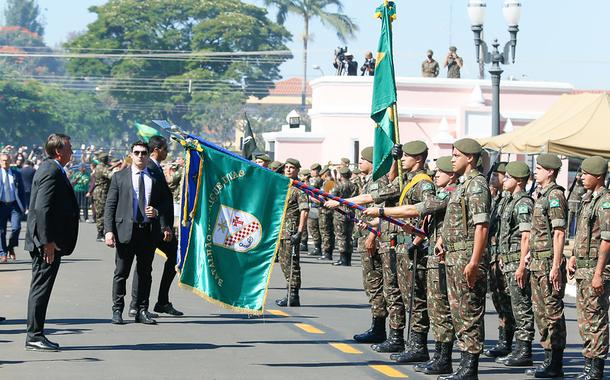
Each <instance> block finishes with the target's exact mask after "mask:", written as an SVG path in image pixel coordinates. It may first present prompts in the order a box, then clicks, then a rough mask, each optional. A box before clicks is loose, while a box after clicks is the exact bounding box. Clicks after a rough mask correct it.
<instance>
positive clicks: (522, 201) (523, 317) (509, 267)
mask: <svg viewBox="0 0 610 380" xmlns="http://www.w3.org/2000/svg"><path fill="white" fill-rule="evenodd" d="M504 198H505V199H506V203H505V205H504V210H503V211H502V214H501V215H500V217H501V218H502V222H501V223H500V231H499V234H498V236H499V238H498V243H499V244H498V251H499V253H500V260H502V263H503V272H504V278H505V282H506V283H507V284H508V290H509V291H510V301H511V303H512V312H513V316H514V321H515V338H516V339H517V340H519V341H522V342H531V341H533V340H534V313H533V311H532V288H531V286H530V284H529V283H526V285H525V288H524V289H521V288H520V287H519V285H518V284H517V280H516V279H515V272H516V271H517V269H518V268H519V261H520V259H521V235H522V233H523V232H529V231H530V230H531V228H532V212H533V209H534V201H533V199H532V198H531V197H530V196H529V195H527V193H526V192H525V191H520V192H518V193H516V194H508V195H505V196H504Z"/></svg>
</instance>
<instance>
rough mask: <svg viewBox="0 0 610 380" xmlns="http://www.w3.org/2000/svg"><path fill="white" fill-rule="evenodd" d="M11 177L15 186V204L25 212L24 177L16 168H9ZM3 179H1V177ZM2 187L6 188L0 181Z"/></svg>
mask: <svg viewBox="0 0 610 380" xmlns="http://www.w3.org/2000/svg"><path fill="white" fill-rule="evenodd" d="M8 172H9V175H10V176H12V177H13V186H14V188H15V202H17V205H18V206H19V209H20V210H21V212H22V213H23V212H25V187H24V186H23V177H22V176H21V172H20V171H19V170H18V169H16V168H9V170H8ZM0 179H1V177H0ZM0 186H4V183H2V181H0Z"/></svg>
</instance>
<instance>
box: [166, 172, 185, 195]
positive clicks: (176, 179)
mask: <svg viewBox="0 0 610 380" xmlns="http://www.w3.org/2000/svg"><path fill="white" fill-rule="evenodd" d="M181 183H182V169H180V168H178V169H176V171H175V172H174V174H172V178H171V179H170V181H169V183H168V184H167V185H168V186H169V189H170V191H171V192H172V196H173V199H174V202H180V196H181V194H180V193H181V189H180V184H181Z"/></svg>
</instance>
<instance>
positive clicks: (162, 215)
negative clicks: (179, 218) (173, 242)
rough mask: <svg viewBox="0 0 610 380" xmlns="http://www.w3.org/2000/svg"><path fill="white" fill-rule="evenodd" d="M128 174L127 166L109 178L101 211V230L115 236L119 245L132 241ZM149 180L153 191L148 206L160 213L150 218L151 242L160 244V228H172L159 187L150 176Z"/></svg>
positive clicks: (129, 174) (156, 181) (131, 188)
mask: <svg viewBox="0 0 610 380" xmlns="http://www.w3.org/2000/svg"><path fill="white" fill-rule="evenodd" d="M149 172H150V171H149ZM131 174H132V171H131V167H128V168H125V169H123V170H121V171H120V172H117V173H115V174H114V175H113V176H112V180H111V181H110V189H109V190H108V197H107V198H106V207H105V208H104V231H105V232H106V233H108V232H112V233H114V235H115V237H116V239H117V241H118V242H119V243H122V244H128V243H129V242H130V241H131V233H132V230H133V223H134V218H133V184H132V182H131V181H132V180H131ZM151 178H152V188H151V192H150V200H149V202H148V206H152V207H154V208H156V209H157V210H158V211H159V216H158V217H157V218H154V219H151V223H152V233H153V239H155V241H159V240H161V238H162V234H161V230H162V228H165V227H171V220H170V219H168V215H167V213H166V210H167V205H166V204H165V200H164V199H163V189H162V185H161V183H160V182H159V180H158V179H157V178H156V176H154V175H153V174H152V173H151Z"/></svg>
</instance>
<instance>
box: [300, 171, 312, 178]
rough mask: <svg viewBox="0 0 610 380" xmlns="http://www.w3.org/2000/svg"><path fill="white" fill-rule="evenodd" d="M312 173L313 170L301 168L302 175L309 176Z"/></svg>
mask: <svg viewBox="0 0 610 380" xmlns="http://www.w3.org/2000/svg"><path fill="white" fill-rule="evenodd" d="M310 174H311V171H310V170H309V169H303V170H301V175H302V176H304V177H306V176H308V175H310Z"/></svg>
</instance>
